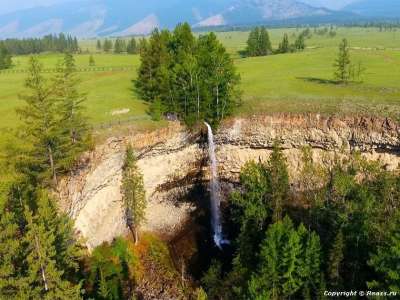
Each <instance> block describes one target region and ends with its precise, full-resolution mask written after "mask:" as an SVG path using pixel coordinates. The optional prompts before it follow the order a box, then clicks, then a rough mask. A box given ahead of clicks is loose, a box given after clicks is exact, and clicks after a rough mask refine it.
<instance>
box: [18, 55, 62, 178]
mask: <svg viewBox="0 0 400 300" xmlns="http://www.w3.org/2000/svg"><path fill="white" fill-rule="evenodd" d="M41 71H42V65H41V64H40V62H39V61H38V59H37V58H36V57H31V59H30V66H29V73H28V78H27V79H26V81H25V87H26V89H27V90H28V91H29V93H26V94H24V95H22V96H21V99H22V100H24V101H25V103H26V104H25V106H24V107H22V108H21V109H18V110H17V112H18V114H19V115H20V117H21V119H22V121H23V127H22V132H23V133H24V135H25V138H26V142H27V144H28V145H30V147H31V148H30V149H29V150H28V153H26V157H25V159H24V162H23V168H24V172H28V174H27V175H29V176H32V177H33V178H37V179H38V182H42V181H44V182H46V181H47V180H48V179H50V178H51V179H52V181H53V184H54V185H56V184H57V172H58V170H59V167H60V165H59V162H58V161H59V159H60V158H61V157H62V155H63V154H62V153H61V152H60V151H59V150H61V149H59V148H58V146H59V144H60V143H62V141H61V140H62V138H63V135H62V134H61V129H62V126H61V124H60V122H59V121H60V120H59V118H58V117H57V116H58V106H57V103H56V101H55V99H54V96H53V91H52V89H51V88H50V86H49V84H48V83H47V81H46V80H45V78H44V77H43V75H42V74H41Z"/></svg>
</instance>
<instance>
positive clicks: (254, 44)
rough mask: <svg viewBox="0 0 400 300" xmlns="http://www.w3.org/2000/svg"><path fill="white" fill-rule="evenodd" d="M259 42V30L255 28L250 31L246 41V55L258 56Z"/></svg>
mask: <svg viewBox="0 0 400 300" xmlns="http://www.w3.org/2000/svg"><path fill="white" fill-rule="evenodd" d="M259 41H260V28H259V27H255V28H254V29H253V30H251V31H250V34H249V38H248V39H247V50H246V52H247V55H248V56H258V51H259Z"/></svg>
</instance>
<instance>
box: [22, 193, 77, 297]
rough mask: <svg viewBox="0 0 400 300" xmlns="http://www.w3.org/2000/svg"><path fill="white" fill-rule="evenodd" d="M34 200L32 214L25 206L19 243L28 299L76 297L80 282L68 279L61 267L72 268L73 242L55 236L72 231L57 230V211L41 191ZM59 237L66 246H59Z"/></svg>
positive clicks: (73, 265) (65, 271)
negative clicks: (23, 255)
mask: <svg viewBox="0 0 400 300" xmlns="http://www.w3.org/2000/svg"><path fill="white" fill-rule="evenodd" d="M37 200H38V203H37V204H38V208H37V211H36V213H35V212H33V211H32V210H31V209H30V208H29V207H26V208H25V218H26V220H27V228H26V234H25V236H24V239H23V243H24V251H25V252H26V259H25V262H26V265H27V266H28V269H27V280H28V282H29V295H30V298H34V299H49V300H50V299H65V300H67V299H80V294H81V287H80V285H79V284H76V283H74V282H73V281H69V280H68V279H67V278H66V276H67V274H68V269H64V268H63V267H65V266H69V267H76V262H74V256H73V254H74V253H76V252H75V251H74V250H73V247H75V245H74V243H71V241H69V240H67V241H65V240H64V239H62V238H61V239H60V238H59V235H60V234H61V235H62V234H68V235H70V234H72V232H69V233H66V232H59V231H58V230H60V229H61V228H59V227H58V226H57V221H58V216H57V212H56V210H55V207H54V205H53V204H52V202H51V200H50V199H49V198H48V196H47V195H46V193H45V192H41V191H39V192H38V198H37ZM60 240H62V244H63V248H64V247H66V248H64V249H62V248H59V247H60V245H59V243H60ZM60 250H61V251H60ZM59 255H60V256H61V257H59ZM63 259H66V261H64V260H63ZM75 276H76V274H75ZM75 280H76V278H75Z"/></svg>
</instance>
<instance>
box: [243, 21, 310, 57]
mask: <svg viewBox="0 0 400 300" xmlns="http://www.w3.org/2000/svg"><path fill="white" fill-rule="evenodd" d="M308 34H309V30H308V31H307V30H304V31H303V32H301V33H300V34H299V35H298V36H297V38H296V40H295V42H294V43H293V44H291V43H290V42H289V36H288V35H287V34H286V33H285V34H284V35H283V38H282V41H281V42H280V43H279V47H278V48H277V49H272V44H271V40H270V37H269V33H268V31H267V30H266V28H265V27H255V28H253V29H252V30H251V31H250V33H249V37H248V39H247V48H246V50H245V52H244V54H245V56H249V57H254V56H266V55H271V54H280V53H289V52H296V51H302V50H304V49H305V48H306V45H305V39H306V38H307V37H308Z"/></svg>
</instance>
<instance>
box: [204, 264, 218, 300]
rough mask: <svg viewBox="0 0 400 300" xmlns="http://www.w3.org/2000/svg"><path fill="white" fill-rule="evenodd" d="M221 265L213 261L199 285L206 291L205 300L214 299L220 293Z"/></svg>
mask: <svg viewBox="0 0 400 300" xmlns="http://www.w3.org/2000/svg"><path fill="white" fill-rule="evenodd" d="M221 280H222V265H221V263H220V262H219V261H216V260H215V261H213V262H212V263H211V266H210V268H209V269H208V270H207V272H206V274H205V275H204V276H203V278H202V279H201V283H202V285H203V286H204V288H205V290H206V291H207V297H206V299H207V298H208V299H216V298H217V296H218V295H220V293H221V289H220V288H221Z"/></svg>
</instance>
